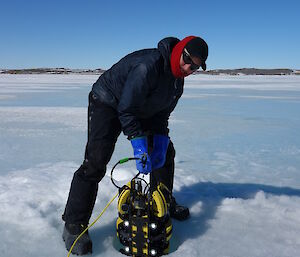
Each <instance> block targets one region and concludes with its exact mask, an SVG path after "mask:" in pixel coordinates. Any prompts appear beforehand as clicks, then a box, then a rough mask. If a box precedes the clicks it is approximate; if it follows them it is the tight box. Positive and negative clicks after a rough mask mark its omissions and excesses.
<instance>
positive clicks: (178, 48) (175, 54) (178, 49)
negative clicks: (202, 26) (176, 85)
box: [171, 36, 195, 78]
mask: <svg viewBox="0 0 300 257" xmlns="http://www.w3.org/2000/svg"><path fill="white" fill-rule="evenodd" d="M193 38H195V36H189V37H186V38H184V39H182V40H181V41H179V42H178V43H177V44H176V45H175V46H174V48H173V50H172V53H171V70H172V73H173V75H174V76H175V77H176V78H183V77H185V76H186V75H185V74H184V73H182V72H181V70H180V57H181V54H182V51H183V49H184V47H185V46H186V44H187V43H188V42H189V41H191V40H192V39H193Z"/></svg>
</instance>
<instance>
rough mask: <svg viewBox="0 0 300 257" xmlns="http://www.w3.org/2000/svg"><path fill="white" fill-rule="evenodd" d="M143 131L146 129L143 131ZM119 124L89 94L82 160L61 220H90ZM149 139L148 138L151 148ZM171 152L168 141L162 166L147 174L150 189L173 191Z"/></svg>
mask: <svg viewBox="0 0 300 257" xmlns="http://www.w3.org/2000/svg"><path fill="white" fill-rule="evenodd" d="M144 129H146V128H144ZM120 133H121V124H120V121H119V119H118V113H117V111H116V110H115V109H113V108H112V107H110V106H108V105H105V104H103V103H101V102H100V101H99V100H98V99H97V98H96V97H95V96H94V94H93V93H90V95H89V107H88V142H87V145H86V150H85V160H84V162H83V164H82V165H81V166H80V167H79V169H78V170H77V171H76V172H75V173H74V176H73V180H72V183H71V188H70V192H69V197H68V201H67V204H66V208H65V212H64V214H63V219H64V221H65V222H67V223H73V224H74V223H75V224H88V222H89V219H90V217H91V214H92V211H93V208H94V204H95V200H96V196H97V191H98V183H99V182H100V181H101V179H102V178H103V177H104V175H105V172H106V165H107V163H108V162H109V161H110V158H111V156H112V154H113V151H114V148H115V144H116V141H117V138H118V136H119V135H120ZM151 142H152V138H151V137H150V138H149V145H150V148H151V144H152V143H151ZM174 158H175V150H174V147H173V143H172V142H170V144H169V147H168V150H167V157H166V162H165V165H164V166H163V167H162V168H160V169H157V170H153V171H152V172H151V175H150V184H151V187H152V188H154V187H156V184H157V183H159V182H163V183H164V184H165V185H166V186H167V187H168V188H169V190H170V191H172V189H173V178H174Z"/></svg>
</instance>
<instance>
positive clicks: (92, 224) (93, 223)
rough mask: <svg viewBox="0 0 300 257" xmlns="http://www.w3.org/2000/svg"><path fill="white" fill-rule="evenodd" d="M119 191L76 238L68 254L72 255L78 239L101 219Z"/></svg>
mask: <svg viewBox="0 0 300 257" xmlns="http://www.w3.org/2000/svg"><path fill="white" fill-rule="evenodd" d="M118 194H119V193H117V194H116V195H115V196H114V197H113V198H112V199H111V200H110V201H109V203H108V204H107V205H106V206H105V208H104V209H103V211H102V212H101V213H100V214H99V215H98V216H97V218H96V219H95V220H94V221H93V222H92V223H91V224H90V225H89V226H88V227H87V228H86V229H85V230H83V231H82V233H81V234H80V235H79V236H78V237H77V238H76V240H75V241H74V243H73V244H72V246H71V248H70V250H69V253H68V256H67V257H69V256H70V254H71V252H72V250H73V248H74V246H75V244H76V243H77V241H78V240H79V239H80V238H81V237H82V235H83V234H84V233H85V232H86V231H87V230H88V229H89V228H91V227H92V226H94V225H95V223H96V222H97V221H98V220H99V219H100V217H101V216H102V214H103V213H104V212H105V211H106V209H107V208H108V206H110V204H111V203H112V202H113V201H114V200H115V199H116V197H117V196H118Z"/></svg>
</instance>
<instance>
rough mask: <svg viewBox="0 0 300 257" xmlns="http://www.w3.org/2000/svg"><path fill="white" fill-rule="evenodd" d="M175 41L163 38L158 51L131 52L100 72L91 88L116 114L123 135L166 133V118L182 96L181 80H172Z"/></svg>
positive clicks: (156, 49) (173, 78) (176, 41)
mask: <svg viewBox="0 0 300 257" xmlns="http://www.w3.org/2000/svg"><path fill="white" fill-rule="evenodd" d="M178 42H179V39H177V38H172V37H169V38H165V39H163V40H161V41H160V42H159V43H158V48H153V49H144V50H140V51H136V52H133V53H131V54H129V55H127V56H125V57H124V58H122V59H121V60H120V61H119V62H118V63H116V64H115V65H113V66H112V67H111V68H110V69H109V70H107V71H106V72H104V73H103V74H102V75H101V76H100V77H99V79H98V80H97V81H96V82H95V83H94V85H93V89H92V91H93V93H94V94H95V95H96V96H97V97H98V98H99V99H100V101H101V102H103V103H105V104H108V105H110V106H111V107H113V108H114V109H116V110H117V111H118V114H119V119H120V122H121V125H122V129H123V132H124V134H125V135H127V136H128V137H129V138H132V137H135V136H141V135H145V133H146V131H151V132H152V133H156V134H165V135H167V134H168V119H169V116H170V113H171V112H172V111H173V110H174V108H175V106H176V104H177V101H178V99H179V98H180V97H181V95H182V93H183V83H184V80H183V79H181V78H180V79H176V78H175V77H174V76H173V74H172V72H171V67H170V55H171V51H172V49H173V47H174V46H175V45H176V44H177V43H178Z"/></svg>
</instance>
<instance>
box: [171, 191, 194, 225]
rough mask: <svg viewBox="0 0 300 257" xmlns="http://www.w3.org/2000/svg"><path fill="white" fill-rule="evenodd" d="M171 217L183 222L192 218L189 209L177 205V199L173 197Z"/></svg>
mask: <svg viewBox="0 0 300 257" xmlns="http://www.w3.org/2000/svg"><path fill="white" fill-rule="evenodd" d="M170 216H171V218H173V219H176V220H180V221H183V220H186V219H188V218H189V217H190V211H189V208H188V207H185V206H181V205H179V204H177V202H176V200H175V198H174V197H173V196H172V197H171V202H170Z"/></svg>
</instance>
